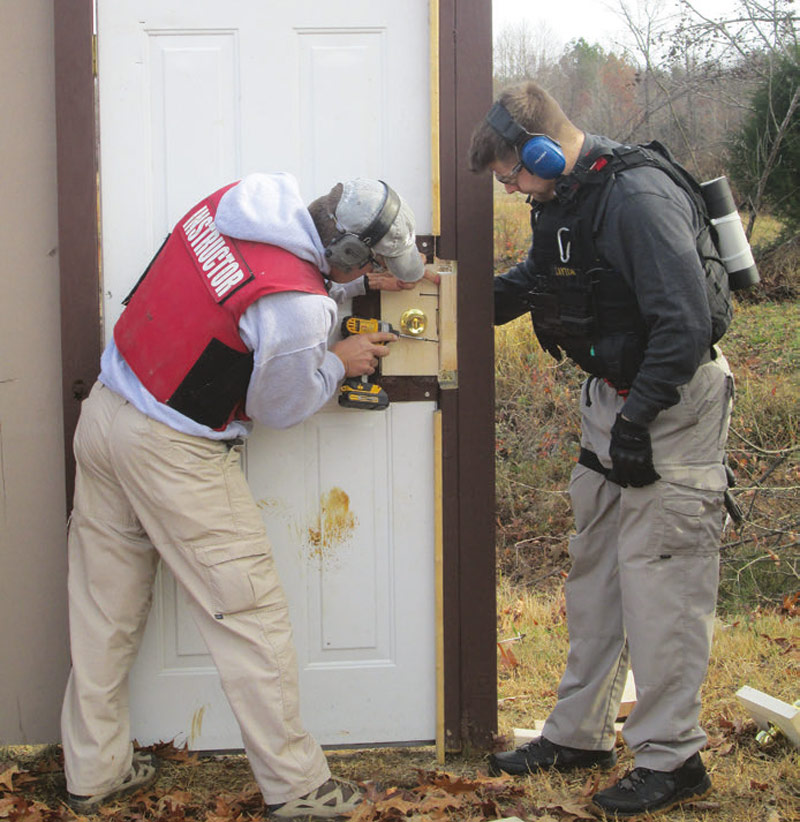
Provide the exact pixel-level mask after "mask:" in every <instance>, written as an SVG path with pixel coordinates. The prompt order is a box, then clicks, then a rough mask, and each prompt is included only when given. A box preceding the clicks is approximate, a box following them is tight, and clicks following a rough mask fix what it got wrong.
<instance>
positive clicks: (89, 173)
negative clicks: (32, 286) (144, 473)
mask: <svg viewBox="0 0 800 822" xmlns="http://www.w3.org/2000/svg"><path fill="white" fill-rule="evenodd" d="M53 16H54V26H55V31H54V39H55V74H56V84H55V85H56V135H57V141H58V143H57V159H58V251H59V263H60V272H61V364H62V394H63V404H64V447H65V458H66V459H65V464H66V477H65V482H66V489H67V511H69V510H70V509H71V507H72V494H73V490H74V488H73V486H74V481H75V460H74V456H73V453H72V436H73V434H74V432H75V426H76V425H77V422H78V415H79V414H80V401H81V400H82V399H83V398H84V397H85V396H86V395H87V394H88V392H89V390H90V389H91V387H92V384H93V383H94V381H95V378H96V377H97V374H98V372H99V370H100V353H101V347H102V329H101V322H100V316H101V315H100V270H99V269H100V266H99V259H98V225H97V183H96V181H97V155H96V145H97V132H96V128H95V105H94V71H93V65H92V64H93V60H92V0H58V2H54V3H53Z"/></svg>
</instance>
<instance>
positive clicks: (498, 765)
mask: <svg viewBox="0 0 800 822" xmlns="http://www.w3.org/2000/svg"><path fill="white" fill-rule="evenodd" d="M616 763H617V753H616V751H615V750H614V749H613V748H612V749H611V750H610V751H587V750H583V749H582V748H568V747H567V746H566V745H556V743H555V742H551V741H550V740H549V739H545V737H543V736H540V737H539V738H538V739H532V740H531V741H530V742H526V743H525V744H524V745H522V747H520V748H517V749H516V750H515V751H504V752H503V753H496V754H492V755H491V756H490V757H489V773H490V774H491V775H492V776H500V774H501V773H510V774H513V775H515V776H517V775H521V774H529V773H531V772H533V771H536V770H548V769H553V770H556V771H569V770H572V769H573V768H591V767H592V766H594V765H597V766H598V767H600V768H613V767H614V765H615V764H616Z"/></svg>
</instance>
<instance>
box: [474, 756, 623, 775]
mask: <svg viewBox="0 0 800 822" xmlns="http://www.w3.org/2000/svg"><path fill="white" fill-rule="evenodd" d="M616 764H617V760H616V757H614V758H611V759H608V760H597V761H595V762H570V763H564V764H561V763H559V762H558V760H556V761H555V762H553V763H552V764H550V763H547V764H543V765H535V764H534V765H530V766H528V765H525V766H524V767H522V768H519V769H514V770H511V769H510V768H509V766H503V765H501V764H500V763H499V762H498V761H497V759H496V758H495V756H494V755H492V756H490V757H489V761H488V765H489V775H490V776H502V775H503V774H508V775H509V776H529V775H530V774H535V773H538V772H539V771H558V772H559V773H565V772H568V771H577V770H585V769H587V768H599V769H600V770H603V771H608V770H611V768H613V767H614V766H615V765H616Z"/></svg>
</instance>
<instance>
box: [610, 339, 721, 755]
mask: <svg viewBox="0 0 800 822" xmlns="http://www.w3.org/2000/svg"><path fill="white" fill-rule="evenodd" d="M732 400H733V381H732V378H731V376H730V370H729V369H728V365H727V363H726V362H725V359H724V358H723V357H722V356H721V355H718V357H717V359H716V360H714V361H712V362H710V363H707V364H705V365H703V366H701V367H700V368H699V369H698V372H697V374H696V375H695V377H694V378H693V379H692V381H691V382H690V383H689V384H688V385H686V386H683V387H682V389H681V402H680V403H679V404H678V405H676V406H674V407H673V408H670V409H667V410H666V411H664V412H662V413H661V414H659V416H658V417H657V418H656V420H655V421H654V423H653V424H652V425H651V426H650V435H651V439H652V441H653V453H654V462H655V466H656V470H657V471H658V472H659V473H660V474H661V476H662V479H661V480H660V481H659V482H657V483H655V484H653V485H651V486H648V487H646V488H627V489H623V494H622V509H621V517H620V576H621V583H622V592H623V603H624V612H625V624H626V627H627V633H628V643H629V647H630V654H631V666H632V668H633V673H634V678H635V680H636V689H637V703H636V706H635V708H634V709H633V711H632V712H631V715H630V717H629V718H628V720H627V722H626V723H625V727H624V729H623V734H624V737H625V741H626V742H627V744H628V745H629V747H630V748H631V749H632V750H633V751H634V753H635V754H636V765H637V766H641V767H646V768H653V769H655V770H673V769H674V768H676V767H678V766H679V765H681V764H682V763H683V762H684V761H685V760H686V759H688V758H689V757H690V756H691V755H692V754H694V753H695V752H696V751H699V750H700V749H701V748H702V747H703V745H704V744H705V741H706V735H705V733H704V732H703V730H702V729H701V728H700V725H699V722H698V720H699V713H700V690H701V686H702V683H703V680H704V679H705V675H706V671H707V667H708V660H709V656H710V652H711V637H712V632H713V623H714V610H715V605H716V596H717V586H718V581H719V553H718V552H719V536H720V531H721V526H722V521H723V516H724V509H723V501H722V494H723V491H724V489H725V485H726V480H725V473H724V469H723V467H722V458H723V454H724V448H725V442H726V439H727V432H728V424H729V420H730V413H731V405H732Z"/></svg>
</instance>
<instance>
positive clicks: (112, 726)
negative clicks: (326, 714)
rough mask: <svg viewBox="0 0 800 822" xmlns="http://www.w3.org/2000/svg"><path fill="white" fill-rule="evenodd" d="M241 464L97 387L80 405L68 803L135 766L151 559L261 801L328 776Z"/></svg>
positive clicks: (67, 704)
mask: <svg viewBox="0 0 800 822" xmlns="http://www.w3.org/2000/svg"><path fill="white" fill-rule="evenodd" d="M240 452H241V446H234V447H233V448H230V449H229V448H228V447H227V445H226V444H225V443H222V442H215V441H213V440H208V439H205V438H200V437H193V436H189V435H187V434H180V433H178V432H176V431H174V430H172V429H171V428H169V427H167V426H165V425H162V424H161V423H159V422H155V421H154V420H151V419H149V418H148V417H146V416H144V415H143V414H141V413H140V412H139V411H137V410H136V409H135V408H134V407H133V406H132V405H130V404H129V403H127V402H126V401H125V400H123V399H122V398H121V397H120V396H118V395H117V394H115V393H114V392H113V391H111V390H110V389H108V388H106V387H105V386H103V385H102V384H101V383H99V382H98V383H97V384H95V386H94V388H93V389H92V392H91V395H90V396H89V397H88V399H86V400H85V401H84V404H83V407H82V409H81V416H80V420H79V423H78V427H77V430H76V433H75V455H76V460H77V474H76V484H75V505H74V510H73V513H72V519H71V523H70V529H69V618H70V639H71V647H72V672H71V674H70V678H69V682H68V685H67V692H66V695H65V698H64V706H63V710H62V720H61V731H62V743H63V748H64V763H65V771H66V776H67V789H68V790H69V791H70V792H71V793H73V794H79V795H91V794H96V793H100V792H103V791H105V790H108V789H109V788H111V787H113V786H115V785H116V784H117V783H118V782H119V781H120V780H121V779H122V777H124V775H125V774H126V773H127V771H128V769H129V767H130V764H131V754H132V751H131V742H130V723H129V716H128V672H129V671H130V668H131V666H132V664H133V662H134V659H135V657H136V653H137V650H138V647H139V641H140V639H141V636H142V632H143V630H144V625H145V621H146V619H147V614H148V611H149V608H150V601H151V596H152V585H153V579H154V576H155V572H156V565H157V562H158V559H159V557H160V558H161V559H163V561H164V562H165V563H166V565H167V566H168V567H169V569H170V571H171V572H172V573H173V575H174V576H175V579H176V580H177V581H178V583H179V584H180V585H181V586H182V587H183V589H184V590H185V592H186V595H187V600H188V602H189V603H190V607H191V609H192V612H193V616H194V618H195V620H196V622H197V625H198V628H199V629H200V632H201V634H202V636H203V638H204V640H205V642H206V644H207V645H208V649H209V652H210V653H211V655H212V657H213V659H214V662H215V664H216V666H217V668H218V670H219V673H220V677H221V680H222V687H223V689H224V691H225V694H226V696H227V698H228V700H229V702H230V704H231V707H232V708H233V712H234V714H235V715H236V719H237V720H238V722H239V726H240V728H241V731H242V737H243V739H244V745H245V750H246V752H247V756H248V758H249V761H250V765H251V767H252V769H253V773H254V775H255V778H256V781H257V782H258V784H259V787H260V788H261V790H262V793H263V794H264V798H265V800H266V801H267V802H268V803H280V802H285V801H286V800H288V799H293V798H295V797H298V796H302V795H304V794H306V793H309V792H310V791H312V790H314V789H315V788H316V787H318V786H319V785H321V784H322V783H323V782H324V781H325V780H326V779H327V778H328V777H329V776H330V772H329V770H328V766H327V763H326V760H325V756H324V754H323V753H322V750H321V749H320V747H319V745H318V744H317V743H316V741H315V740H314V739H313V738H312V737H311V736H310V735H309V734H308V733H307V732H306V731H305V729H304V728H303V727H302V725H301V722H300V715H299V705H298V685H297V662H296V658H295V651H294V646H293V643H292V633H291V627H290V624H289V613H288V608H287V603H286V598H285V596H284V593H283V589H282V588H281V585H280V582H279V580H278V576H277V574H276V572H275V568H274V564H273V559H272V555H271V551H270V546H269V542H268V540H267V536H266V532H265V530H264V525H263V523H262V520H261V516H260V514H259V511H258V508H257V507H256V504H255V502H254V500H253V498H252V495H251V493H250V490H249V488H248V486H247V482H246V480H245V477H244V474H243V472H242V469H241V464H240V461H241V453H240ZM153 698H154V699H158V694H157V693H155V694H153Z"/></svg>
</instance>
